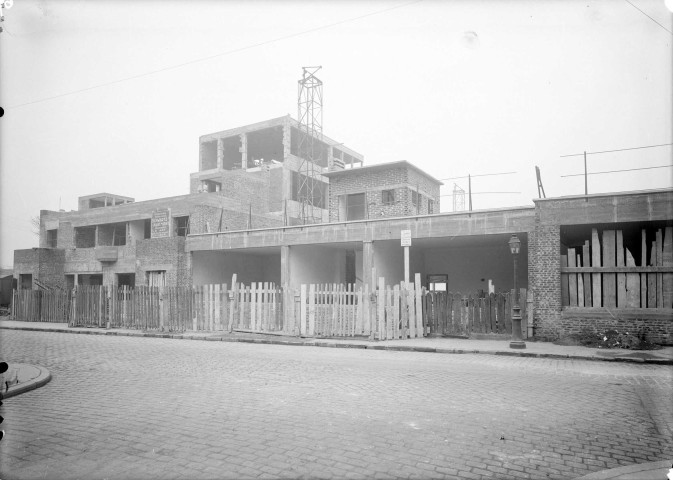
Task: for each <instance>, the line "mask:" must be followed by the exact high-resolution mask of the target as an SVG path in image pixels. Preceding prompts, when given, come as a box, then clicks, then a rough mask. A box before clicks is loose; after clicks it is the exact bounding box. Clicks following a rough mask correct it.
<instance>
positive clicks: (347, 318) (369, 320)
mask: <svg viewBox="0 0 673 480" xmlns="http://www.w3.org/2000/svg"><path fill="white" fill-rule="evenodd" d="M422 292H423V291H422V289H421V286H420V275H419V274H417V275H416V279H415V282H414V283H413V284H409V285H405V284H404V282H402V283H400V284H399V285H394V286H390V285H388V286H386V285H385V279H384V278H379V280H378V289H376V291H373V292H372V291H370V288H369V285H364V286H363V287H360V288H358V289H357V290H356V289H355V286H354V285H351V284H349V285H337V284H330V285H314V284H310V285H302V286H301V289H300V295H299V319H300V320H299V323H300V324H299V333H300V334H301V335H303V336H307V337H356V336H359V337H368V338H370V339H372V340H373V339H378V340H392V339H402V338H415V337H422V336H423V331H424V329H423V309H422V305H423V303H422Z"/></svg>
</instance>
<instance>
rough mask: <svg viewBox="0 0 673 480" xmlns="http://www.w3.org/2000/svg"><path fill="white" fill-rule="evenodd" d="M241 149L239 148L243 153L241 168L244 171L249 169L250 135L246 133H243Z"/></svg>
mask: <svg viewBox="0 0 673 480" xmlns="http://www.w3.org/2000/svg"><path fill="white" fill-rule="evenodd" d="M240 137H241V148H239V150H238V151H239V152H241V168H243V170H247V169H248V135H247V134H245V133H241V135H240Z"/></svg>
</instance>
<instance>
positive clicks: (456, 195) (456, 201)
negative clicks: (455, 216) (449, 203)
mask: <svg viewBox="0 0 673 480" xmlns="http://www.w3.org/2000/svg"><path fill="white" fill-rule="evenodd" d="M464 210H465V190H463V189H462V188H460V187H459V186H458V184H457V183H454V184H453V211H454V212H462V211H464Z"/></svg>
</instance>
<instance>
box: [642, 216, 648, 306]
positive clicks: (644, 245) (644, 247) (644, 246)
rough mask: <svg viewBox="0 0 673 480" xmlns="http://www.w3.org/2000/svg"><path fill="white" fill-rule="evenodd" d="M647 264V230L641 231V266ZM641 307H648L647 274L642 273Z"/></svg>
mask: <svg viewBox="0 0 673 480" xmlns="http://www.w3.org/2000/svg"><path fill="white" fill-rule="evenodd" d="M645 265H647V232H646V231H645V229H644V228H643V229H642V230H641V231H640V266H641V267H644V266H645ZM640 307H641V308H647V274H644V273H641V274H640Z"/></svg>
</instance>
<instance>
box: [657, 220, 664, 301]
mask: <svg viewBox="0 0 673 480" xmlns="http://www.w3.org/2000/svg"><path fill="white" fill-rule="evenodd" d="M663 245H664V238H663V233H662V231H661V228H660V229H659V230H657V248H656V260H657V263H656V265H657V266H658V267H661V266H663V265H664V256H663ZM663 306H664V275H663V274H662V273H657V308H662V307H663Z"/></svg>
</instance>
